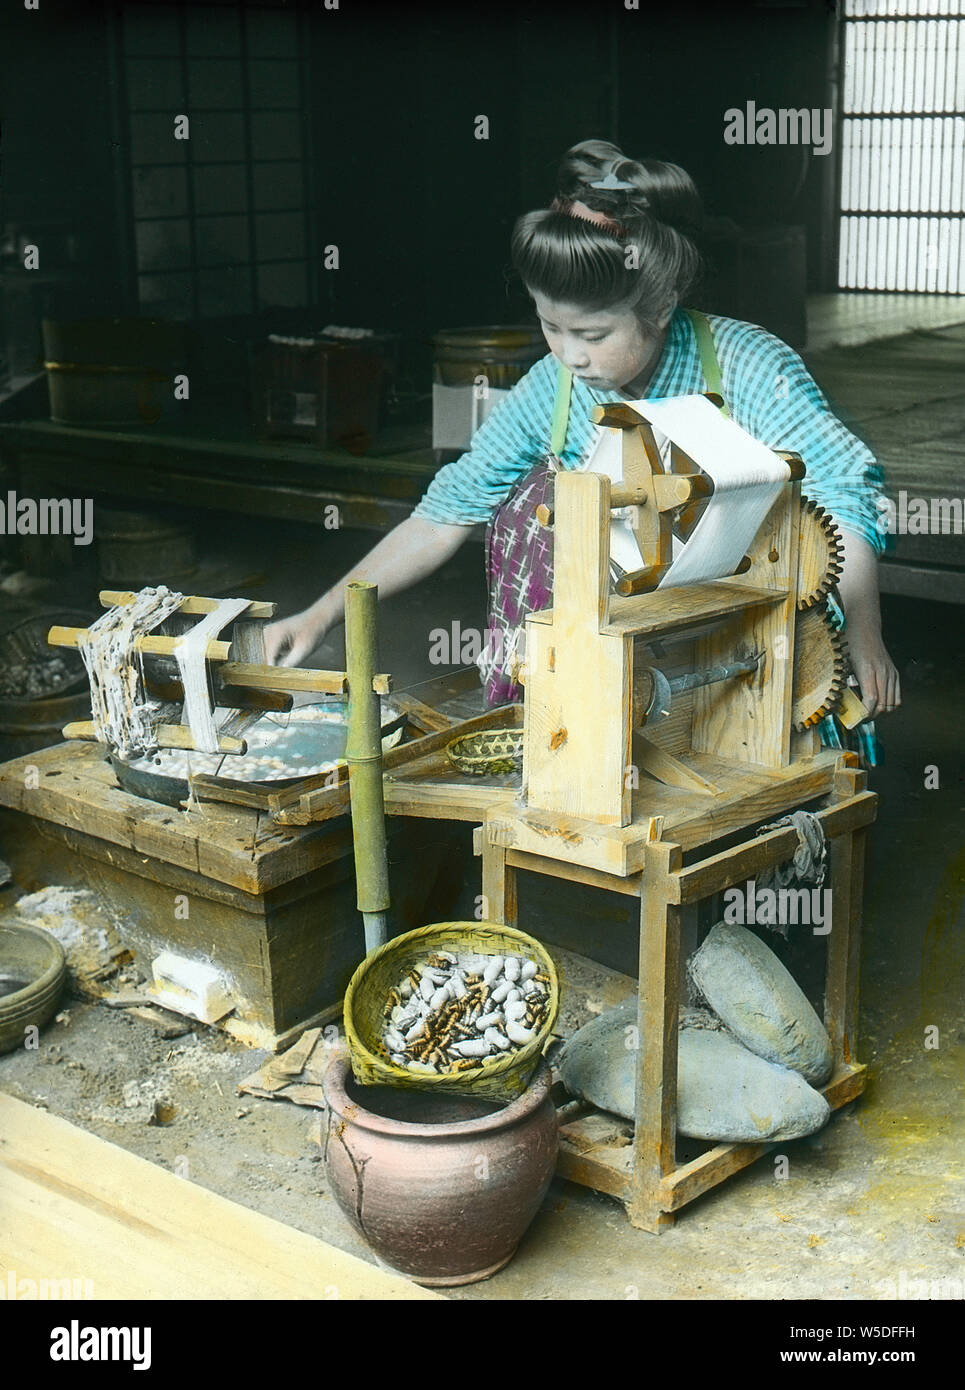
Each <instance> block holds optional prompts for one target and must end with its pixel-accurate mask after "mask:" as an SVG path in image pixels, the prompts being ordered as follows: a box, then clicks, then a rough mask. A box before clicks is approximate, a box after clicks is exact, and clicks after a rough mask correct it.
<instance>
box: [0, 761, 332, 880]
mask: <svg viewBox="0 0 965 1390" xmlns="http://www.w3.org/2000/svg"><path fill="white" fill-rule="evenodd" d="M31 769H34V771H33V772H31V771H30V770H31ZM35 782H36V785H34V783H35ZM0 805H3V806H9V807H11V808H12V809H14V810H19V811H23V812H25V813H26V814H27V815H32V816H37V817H38V818H39V819H40V820H45V821H52V822H54V823H55V824H57V825H62V826H65V827H68V828H70V829H73V830H79V831H83V832H84V833H85V834H89V835H92V836H95V837H97V838H98V839H100V840H103V841H106V842H108V843H109V844H115V845H122V846H124V847H125V848H127V849H133V850H136V851H138V852H139V853H140V854H142V855H147V856H150V857H151V858H152V859H157V860H161V861H162V862H164V863H167V864H175V865H178V866H179V867H180V868H183V869H190V870H193V871H194V872H196V873H200V874H205V875H208V876H210V877H211V878H214V879H217V880H218V881H219V882H221V883H226V884H231V885H233V886H235V887H237V888H241V889H243V890H244V891H245V892H247V893H263V892H266V891H268V889H270V888H274V887H277V886H278V885H280V884H283V883H288V882H290V881H291V880H292V879H294V878H297V877H299V876H300V875H301V874H304V873H307V872H308V871H310V870H311V869H315V868H318V867H320V866H321V865H323V864H326V863H329V862H330V861H331V860H332V859H334V858H337V857H339V856H341V855H343V854H344V853H345V848H344V844H343V843H342V842H341V841H340V840H339V837H338V832H337V828H336V827H332V829H331V830H329V829H328V828H327V827H325V826H310V827H307V828H306V829H304V830H295V829H283V828H281V827H276V826H273V825H272V823H271V821H270V820H269V819H268V817H267V816H265V815H264V814H263V813H262V812H260V811H258V810H255V809H252V808H248V807H241V806H224V805H219V804H217V803H214V802H205V803H203V804H201V805H198V806H195V807H193V808H192V809H190V810H187V811H181V810H177V809H174V808H172V807H169V806H163V805H161V804H160V803H159V802H156V801H147V800H145V799H144V798H143V797H138V796H132V795H130V794H129V793H128V792H125V791H122V790H121V789H120V788H119V787H118V786H117V783H116V779H115V776H114V772H113V770H112V768H111V767H110V765H109V763H107V762H106V761H105V759H104V756H103V749H102V748H101V746H100V745H99V744H86V743H60V744H56V745H55V746H54V747H52V748H45V749H42V750H41V751H39V752H36V753H30V754H28V755H27V756H26V757H22V758H15V759H14V760H13V761H11V762H8V763H5V764H3V765H2V767H0Z"/></svg>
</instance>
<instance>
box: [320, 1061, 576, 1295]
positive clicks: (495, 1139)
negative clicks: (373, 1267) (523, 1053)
mask: <svg viewBox="0 0 965 1390" xmlns="http://www.w3.org/2000/svg"><path fill="white" fill-rule="evenodd" d="M551 1084H552V1083H551V1077H550V1070H549V1067H548V1066H547V1064H546V1062H545V1061H542V1062H541V1063H540V1066H539V1070H538V1071H537V1073H536V1075H535V1077H534V1078H533V1081H532V1082H531V1083H530V1085H529V1086H528V1087H527V1089H526V1090H525V1091H524V1092H523V1094H522V1095H521V1096H519V1097H518V1098H517V1099H516V1100H514V1101H513V1102H512V1104H511V1105H506V1106H499V1105H497V1104H495V1103H493V1102H491V1101H484V1100H473V1099H470V1098H468V1097H466V1096H452V1095H450V1096H445V1097H443V1096H437V1095H434V1094H427V1093H426V1092H424V1091H411V1092H410V1091H408V1090H406V1089H405V1088H404V1087H392V1086H359V1085H358V1084H357V1083H356V1082H355V1080H354V1079H353V1077H352V1072H351V1066H350V1063H349V1059H348V1057H347V1056H346V1055H344V1054H342V1053H341V1052H339V1053H336V1055H335V1056H334V1058H333V1060H332V1062H331V1064H330V1066H329V1069H328V1072H327V1073H326V1076H325V1099H326V1102H327V1104H328V1131H327V1134H326V1137H325V1144H324V1148H325V1166H326V1169H327V1172H328V1180H329V1184H330V1186H331V1189H332V1192H333V1194H334V1196H335V1199H336V1201H337V1202H338V1204H339V1206H340V1207H341V1208H342V1211H343V1212H344V1213H345V1215H346V1216H347V1217H348V1219H349V1220H350V1221H351V1222H352V1225H353V1226H354V1227H355V1229H356V1230H357V1231H359V1232H360V1234H361V1235H363V1236H364V1237H365V1239H366V1240H367V1241H368V1242H369V1244H370V1245H371V1247H372V1249H373V1251H374V1252H375V1254H376V1255H378V1256H379V1258H380V1259H382V1260H384V1261H385V1263H386V1264H388V1265H391V1266H392V1267H393V1268H394V1269H396V1270H398V1271H399V1272H400V1273H402V1274H405V1275H408V1277H409V1278H410V1279H413V1280H415V1281H416V1283H419V1284H428V1285H454V1284H471V1283H475V1282H476V1281H477V1280H479V1279H486V1278H488V1277H489V1276H490V1275H491V1274H495V1273H496V1271H497V1270H499V1269H502V1267H503V1265H505V1264H507V1263H508V1262H509V1261H510V1260H511V1259H512V1257H513V1255H514V1254H515V1253H516V1247H517V1246H518V1245H519V1242H520V1240H521V1239H522V1237H523V1234H524V1232H525V1231H526V1229H527V1227H528V1226H529V1224H530V1222H531V1221H532V1220H533V1217H534V1216H535V1215H536V1213H537V1211H538V1210H539V1207H540V1204H541V1202H542V1200H543V1198H544V1196H545V1195H546V1190H547V1188H548V1187H549V1184H550V1180H551V1179H552V1177H553V1172H554V1170H555V1168H556V1155H557V1148H558V1132H557V1119H556V1107H555V1106H554V1104H553V1102H552V1100H551V1099H550V1086H551Z"/></svg>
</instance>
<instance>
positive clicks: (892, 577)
mask: <svg viewBox="0 0 965 1390" xmlns="http://www.w3.org/2000/svg"><path fill="white" fill-rule="evenodd" d="M933 539H934V538H931V537H930V538H929V541H930V542H931V541H932V540H933ZM959 544H960V543H959ZM949 558H951V557H949ZM878 575H879V579H880V583H881V592H882V593H883V594H901V595H902V597H904V598H924V599H929V600H935V601H937V602H939V603H965V569H943V568H941V567H940V566H938V565H935V566H930V565H913V564H905V563H902V562H900V561H896V560H894V559H892V558H891V557H890V556H888V555H886V556H885V557H884V558H883V560H882V563H881V564H880V565H879V566H878Z"/></svg>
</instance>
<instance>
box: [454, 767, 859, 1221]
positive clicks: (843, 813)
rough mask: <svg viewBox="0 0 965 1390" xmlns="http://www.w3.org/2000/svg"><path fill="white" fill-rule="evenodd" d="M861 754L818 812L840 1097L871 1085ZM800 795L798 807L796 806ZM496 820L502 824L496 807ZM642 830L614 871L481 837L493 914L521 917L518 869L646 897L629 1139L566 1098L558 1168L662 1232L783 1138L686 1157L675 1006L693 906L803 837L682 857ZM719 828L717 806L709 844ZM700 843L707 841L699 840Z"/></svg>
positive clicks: (834, 1098)
mask: <svg viewBox="0 0 965 1390" xmlns="http://www.w3.org/2000/svg"><path fill="white" fill-rule="evenodd" d="M865 780H866V779H865V774H864V773H863V772H860V771H859V770H857V768H856V767H855V765H854V755H853V754H849V753H843V754H840V755H838V757H837V759H836V762H835V766H834V774H833V779H832V785H831V789H830V791H829V793H828V795H827V797H826V798H825V805H824V806H822V807H821V808H820V809H819V810H818V811H817V813H816V814H817V817H818V819H819V820H820V822H821V824H822V827H823V829H824V832H825V835H826V836H827V837H828V838H829V839H832V840H833V841H834V848H833V850H832V889H831V891H832V900H833V904H834V916H833V924H832V930H831V933H830V935H829V939H828V954H827V964H826V974H825V1024H826V1026H827V1029H828V1032H829V1035H830V1038H831V1044H832V1048H833V1052H834V1071H833V1073H832V1077H831V1080H830V1081H829V1082H828V1084H827V1085H826V1086H825V1087H824V1088H823V1091H824V1095H825V1097H826V1099H827V1101H828V1103H829V1105H831V1107H832V1109H837V1108H839V1107H840V1106H842V1105H844V1104H846V1103H847V1102H848V1101H850V1100H853V1099H854V1098H855V1097H856V1096H857V1095H859V1094H860V1093H861V1091H862V1090H863V1089H864V1086H865V1080H866V1068H865V1067H864V1066H863V1065H861V1064H860V1063H859V1062H857V1061H856V1060H855V1034H856V1024H857V1008H858V962H859V951H860V913H861V897H862V884H863V863H864V837H865V834H866V827H867V826H868V825H869V824H870V822H871V821H872V820H873V819H874V817H875V814H876V808H877V797H876V796H875V795H874V794H873V793H871V792H869V791H867V790H866V789H865ZM792 805H793V803H790V804H789V806H788V809H791V808H792ZM494 824H495V825H496V826H497V827H498V824H499V820H498V815H497V816H496V817H495V821H494ZM658 834H659V827H652V833H651V837H650V838H648V839H647V840H646V841H645V842H644V862H643V866H642V868H641V869H640V870H638V871H637V872H636V873H634V874H632V875H623V874H620V873H611V872H606V871H603V870H600V869H596V868H588V867H585V866H581V865H577V864H574V863H562V862H560V861H558V860H555V859H553V858H551V857H549V856H548V855H539V854H534V853H532V852H529V851H527V850H520V849H514V848H510V847H507V846H506V845H505V844H504V843H501V842H500V839H499V835H498V830H497V833H495V834H494V833H493V825H492V824H490V825H487V826H486V827H485V828H484V833H483V835H482V836H481V837H480V839H481V842H482V859H483V898H484V903H485V909H486V914H487V916H488V917H489V918H491V920H493V921H496V922H504V923H505V924H506V925H507V926H514V925H516V916H517V890H516V876H517V873H518V872H519V870H520V869H525V870H528V871H530V872H535V873H540V874H550V875H554V876H557V877H562V878H566V879H570V880H573V881H576V882H579V883H586V884H590V885H592V886H594V887H597V888H603V889H609V890H610V891H612V892H618V893H623V894H625V895H628V896H632V897H636V898H638V899H639V903H640V946H639V975H638V980H639V985H638V989H639V1001H640V1008H639V1017H638V1026H639V1037H640V1050H639V1070H638V1074H637V1088H636V1093H637V1108H636V1122H635V1126H634V1133H633V1140H632V1143H631V1144H630V1145H628V1144H627V1142H626V1135H625V1133H624V1132H623V1128H622V1127H621V1126H620V1125H619V1123H617V1122H615V1121H614V1120H613V1117H609V1116H606V1115H604V1114H603V1113H602V1112H600V1111H596V1110H594V1109H593V1108H592V1107H590V1106H587V1105H584V1104H583V1103H582V1102H576V1103H570V1104H568V1105H565V1106H563V1108H562V1110H561V1114H560V1120H561V1147H560V1160H559V1165H558V1171H559V1172H560V1174H561V1175H562V1176H563V1177H566V1178H569V1179H570V1180H571V1181H573V1182H577V1183H580V1184H582V1185H583V1186H586V1187H592V1188H595V1189H596V1190H597V1191H599V1192H606V1193H608V1194H609V1195H610V1196H613V1197H616V1198H618V1199H619V1200H620V1201H622V1202H623V1203H624V1205H625V1207H626V1209H627V1215H628V1217H629V1219H630V1222H631V1224H632V1225H634V1226H636V1227H638V1228H639V1229H641V1230H646V1231H651V1232H654V1233H657V1232H660V1231H662V1230H664V1229H665V1228H666V1227H668V1226H670V1225H672V1224H673V1220H674V1213H675V1212H677V1211H678V1210H680V1208H682V1207H683V1206H686V1205H687V1204H688V1203H689V1202H692V1201H694V1200H695V1198H697V1197H699V1196H700V1195H701V1194H702V1193H704V1192H706V1191H708V1190H709V1189H710V1188H712V1187H715V1186H717V1185H718V1184H719V1183H721V1182H724V1181H725V1180H726V1179H727V1178H729V1177H731V1176H732V1175H733V1174H734V1173H737V1172H739V1171H740V1170H741V1169H742V1168H745V1167H747V1165H748V1164H750V1163H753V1162H755V1161H756V1160H757V1159H758V1158H760V1157H761V1156H762V1155H763V1154H765V1153H768V1152H769V1151H770V1150H771V1149H773V1148H774V1145H773V1144H726V1143H723V1144H718V1145H715V1146H713V1147H711V1148H709V1149H708V1150H707V1152H705V1153H703V1154H701V1155H700V1156H699V1157H698V1158H695V1159H692V1160H691V1161H689V1162H685V1163H681V1164H678V1162H677V1158H676V1098H677V1049H676V1046H675V1045H674V1044H675V1040H676V1036H677V1008H678V1000H679V994H680V936H681V926H682V914H683V909H684V908H685V907H687V906H688V905H690V904H692V903H696V902H699V901H700V900H702V899H703V898H706V897H709V896H711V895H712V894H714V893H717V892H720V891H722V890H723V889H724V888H727V887H730V886H731V885H733V884H736V883H740V882H742V881H743V880H744V879H746V878H750V877H753V876H754V875H755V874H757V873H760V872H761V870H762V869H765V868H767V867H769V866H772V865H774V864H778V863H781V862H782V861H784V860H786V859H788V858H789V857H790V856H791V855H792V854H793V852H794V850H795V848H796V847H797V832H796V831H794V830H793V829H792V828H790V827H789V828H787V829H780V830H772V831H770V832H769V833H768V834H767V835H762V836H754V837H751V838H749V839H744V840H741V841H740V842H739V843H737V844H736V845H732V846H731V847H729V848H727V849H724V850H722V851H719V852H716V853H708V854H705V856H704V857H703V858H700V859H697V860H696V861H695V862H693V863H689V864H686V865H685V864H684V862H683V861H684V856H683V850H682V848H681V846H680V845H679V844H677V843H674V842H672V841H667V840H663V839H659V838H656V836H657V835H658ZM718 834H719V832H718V830H717V829H716V827H715V825H714V821H713V817H712V815H709V816H708V817H707V820H706V823H705V841H704V846H705V848H706V847H709V846H711V845H712V844H713V842H714V840H715V838H716V837H717V836H718ZM697 848H698V850H699V846H698V847H697Z"/></svg>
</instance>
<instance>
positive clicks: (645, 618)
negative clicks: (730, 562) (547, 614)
mask: <svg viewBox="0 0 965 1390" xmlns="http://www.w3.org/2000/svg"><path fill="white" fill-rule="evenodd" d="M786 598H787V591H786V590H784V591H781V590H780V589H762V588H751V587H750V586H749V585H747V584H737V583H731V581H730V580H727V579H715V580H713V581H712V582H710V583H707V584H682V585H679V586H678V587H676V588H672V589H655V590H654V591H653V592H652V593H649V594H639V595H637V596H636V597H633V598H621V597H620V596H619V595H617V596H614V597H613V598H611V599H610V612H609V619H608V622H607V626H606V629H605V630H606V631H607V632H611V633H618V634H621V635H623V634H627V633H629V634H630V635H631V636H634V637H655V636H658V635H659V634H660V633H662V632H670V631H671V630H672V631H674V632H683V631H685V630H686V629H688V628H692V627H697V626H698V625H699V624H701V623H706V622H707V621H708V620H709V619H714V620H716V619H718V618H726V617H728V616H729V615H730V614H733V613H742V612H744V611H745V610H746V609H749V608H758V607H760V606H761V605H762V604H775V603H782V602H783V601H784V600H785V599H786Z"/></svg>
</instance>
